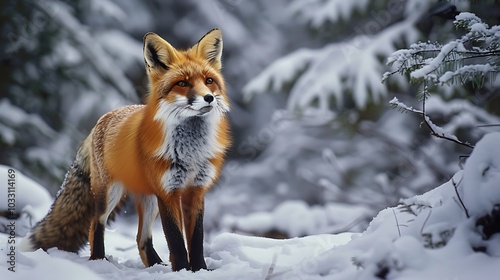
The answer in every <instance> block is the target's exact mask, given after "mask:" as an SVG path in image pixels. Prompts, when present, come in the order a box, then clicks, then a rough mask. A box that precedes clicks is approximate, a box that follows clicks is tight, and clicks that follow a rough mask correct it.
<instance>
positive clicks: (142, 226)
mask: <svg viewBox="0 0 500 280" xmlns="http://www.w3.org/2000/svg"><path fill="white" fill-rule="evenodd" d="M135 204H136V208H137V214H138V215H139V228H138V230H137V246H138V248H139V255H140V256H141V259H142V262H143V263H144V265H145V266H146V267H149V266H153V265H155V264H160V263H162V260H161V258H160V257H159V256H158V253H156V250H155V249H154V248H153V237H152V234H151V228H152V226H153V222H154V220H155V219H156V217H157V216H158V213H159V212H158V200H157V198H156V196H155V195H136V196H135Z"/></svg>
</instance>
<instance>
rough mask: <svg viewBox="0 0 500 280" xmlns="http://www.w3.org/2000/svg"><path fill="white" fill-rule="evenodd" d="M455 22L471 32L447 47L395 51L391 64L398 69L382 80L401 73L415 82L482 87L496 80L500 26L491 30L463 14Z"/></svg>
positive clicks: (428, 45) (422, 45) (425, 45)
mask: <svg viewBox="0 0 500 280" xmlns="http://www.w3.org/2000/svg"><path fill="white" fill-rule="evenodd" d="M454 23H455V26H456V27H457V28H465V29H466V31H467V33H466V34H465V35H463V36H462V37H461V38H458V39H456V40H453V41H451V42H448V43H447V44H444V45H442V44H440V43H430V42H420V43H416V44H412V45H411V46H410V48H409V49H402V50H398V51H396V52H394V53H393V54H392V55H391V56H389V58H388V61H387V64H388V65H393V66H395V68H396V69H395V70H392V71H389V72H386V73H385V74H384V75H383V79H382V80H383V81H385V80H387V79H388V78H389V77H390V76H392V75H394V74H396V73H400V74H402V75H408V76H409V77H410V80H412V81H424V80H426V81H431V82H433V83H435V84H438V85H443V84H446V83H456V82H460V83H465V82H467V81H473V82H474V84H475V85H477V86H482V82H483V81H484V79H485V77H486V78H489V79H490V80H492V81H494V79H495V77H496V75H497V74H498V72H500V66H498V65H497V64H498V57H499V56H500V37H499V36H498V34H499V32H500V26H498V25H495V26H492V27H491V28H490V27H488V25H487V24H485V23H483V22H482V21H481V19H479V18H478V17H477V16H475V15H474V14H472V13H461V14H459V15H458V16H457V17H456V20H455V22H454ZM468 61H471V63H468ZM478 62H480V63H478ZM472 63H474V64H472ZM477 81H481V82H480V83H478V82H477Z"/></svg>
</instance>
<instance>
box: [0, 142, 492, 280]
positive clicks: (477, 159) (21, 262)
mask: <svg viewBox="0 0 500 280" xmlns="http://www.w3.org/2000/svg"><path fill="white" fill-rule="evenodd" d="M498 143H500V133H490V134H487V135H485V136H484V137H483V139H481V140H480V141H479V142H478V143H477V145H476V147H475V149H474V150H473V152H472V153H471V155H470V157H469V158H468V160H467V162H466V164H465V167H464V170H462V171H459V172H458V173H457V174H455V176H453V178H452V179H451V180H450V181H448V182H446V183H444V184H443V185H441V186H439V187H437V188H435V189H433V190H431V191H429V192H427V193H425V194H422V195H418V196H415V197H412V198H408V199H404V200H402V201H401V203H400V205H399V206H397V207H392V208H387V209H384V210H382V211H381V212H380V213H379V214H378V215H377V216H376V217H375V218H374V219H373V220H372V222H371V223H370V225H369V226H368V228H367V229H366V230H365V231H364V232H363V233H361V234H354V233H349V232H345V233H340V234H319V235H314V234H312V235H307V236H304V237H300V238H291V239H284V240H278V239H269V238H263V237H255V236H245V235H241V234H235V233H227V232H225V233H224V232H222V233H219V234H218V235H216V236H215V237H214V238H212V239H211V240H206V246H205V256H206V260H207V265H208V267H209V268H210V269H211V270H209V271H199V272H196V273H192V272H188V271H180V272H175V273H174V272H171V271H170V267H169V266H168V265H166V266H164V265H155V266H153V267H150V268H143V267H142V263H141V261H140V258H139V255H138V254H137V249H136V245H135V240H134V239H135V237H134V235H135V222H136V218H135V217H134V218H131V217H128V218H124V219H120V218H119V219H118V221H117V222H116V223H115V224H112V226H111V227H112V229H109V228H108V229H107V230H106V238H105V242H106V250H107V251H106V252H107V258H108V260H97V261H87V258H88V255H89V252H88V248H86V249H85V250H84V251H83V252H81V253H80V254H79V255H77V254H73V253H68V252H63V251H59V250H57V249H50V250H48V252H44V251H41V250H38V251H35V252H20V251H16V270H17V272H16V273H15V274H11V273H12V272H9V271H7V268H8V262H7V261H8V258H7V255H6V252H8V246H7V244H6V241H7V238H8V236H7V235H6V234H3V233H2V234H0V242H1V247H0V249H1V251H2V254H0V275H1V276H2V278H3V277H9V279H34V278H36V279H49V278H50V279H56V280H57V279H121V280H128V279H157V278H167V279H236V278H238V279H325V277H326V278H327V279H344V280H345V279H375V278H376V277H380V278H383V279H398V280H402V279H404V280H410V279H491V276H492V275H497V274H498V273H499V272H500V267H499V266H498V261H499V257H498V256H499V255H500V246H499V245H498V242H499V241H500V236H499V235H498V234H496V235H493V236H492V237H491V238H489V239H487V238H485V237H484V236H483V235H482V233H481V227H476V225H475V224H476V220H477V219H478V218H481V217H483V216H485V215H488V214H489V213H490V212H491V211H492V209H493V208H494V207H495V206H496V205H498V204H500V188H499V185H500V184H499V183H500V168H499V167H500V146H499V145H498ZM5 168H6V167H2V170H3V171H5ZM21 178H23V177H22V176H21V175H20V177H19V179H20V182H22V180H21ZM28 185H29V186H30V188H29V189H30V190H35V189H37V188H36V187H35V185H36V184H28ZM455 188H456V189H455ZM27 196H28V197H30V195H27ZM20 199H21V201H23V200H22V199H24V198H21V197H20ZM27 201H28V200H27ZM459 201H463V205H462V204H461V203H459ZM23 202H25V201H23ZM45 202H47V201H45ZM34 205H36V204H34ZM33 208H35V207H33ZM464 208H466V209H467V211H468V215H469V216H467V213H466V211H465V209H464ZM36 209H37V211H39V212H40V213H44V212H45V211H46V209H44V208H43V207H41V208H40V207H39V208H36ZM334 212H335V211H332V213H329V214H328V215H332V216H334V215H335V213H334ZM307 213H309V214H307ZM339 214H340V215H342V214H341V213H337V215H339ZM287 215H288V216H290V217H292V216H294V217H295V222H294V223H295V226H297V225H299V224H300V225H303V226H304V227H315V226H317V225H314V224H308V220H310V219H311V218H312V219H313V220H314V217H311V216H307V215H311V209H309V208H308V207H307V206H306V205H304V204H303V203H300V202H297V201H290V202H287V203H283V204H282V205H280V206H278V207H277V208H276V210H275V211H274V216H272V218H273V219H274V218H276V217H280V218H283V219H284V220H283V223H287V222H289V221H292V219H290V220H286V219H285V217H286V216H287ZM38 216H40V215H38ZM351 217H352V216H351ZM266 219H269V216H266V213H260V214H258V215H257V214H256V215H255V216H254V217H251V218H247V219H246V220H245V219H242V220H241V221H238V222H239V223H241V224H245V225H246V226H247V227H249V228H252V227H259V225H260V224H261V222H262V224H266V223H267V224H269V223H271V222H270V221H266ZM309 222H310V221H309ZM292 228H294V226H293V225H292ZM295 230H297V231H298V233H300V232H302V233H303V232H304V230H305V229H304V228H300V227H296V228H295ZM306 231H308V232H312V230H310V229H309V230H306ZM153 232H154V236H155V239H154V240H153V242H154V244H155V247H156V248H157V250H158V252H159V254H160V256H163V258H164V259H167V257H166V256H167V254H168V249H167V248H166V244H165V241H164V239H163V234H162V231H161V227H160V225H159V223H155V225H154V230H153ZM17 240H18V241H19V237H18V239H17ZM476 248H484V249H482V250H477V249H476ZM13 275H14V277H12V276H13ZM75 277H78V278H75Z"/></svg>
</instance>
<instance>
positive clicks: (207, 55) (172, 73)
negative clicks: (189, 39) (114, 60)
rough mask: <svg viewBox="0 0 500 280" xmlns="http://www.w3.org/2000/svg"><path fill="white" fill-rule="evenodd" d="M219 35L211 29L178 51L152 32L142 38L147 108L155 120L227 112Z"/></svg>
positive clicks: (215, 114)
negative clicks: (152, 113) (196, 40)
mask: <svg viewBox="0 0 500 280" xmlns="http://www.w3.org/2000/svg"><path fill="white" fill-rule="evenodd" d="M221 57H222V32H221V31H220V29H217V28H216V29H213V30H211V31H209V32H208V33H207V34H205V36H203V37H202V38H201V39H200V40H199V41H198V43H196V44H195V45H194V46H193V47H191V48H190V49H187V50H178V49H175V48H174V47H172V45H170V44H169V43H168V42H167V41H165V40H164V39H162V38H161V37H160V36H158V35H157V34H155V33H147V34H146V35H145V36H144V61H145V64H146V71H147V74H148V77H149V84H150V93H149V96H148V99H147V101H146V102H147V104H148V105H153V106H157V107H156V112H157V113H156V115H155V118H161V119H164V120H167V121H170V120H171V121H175V122H179V121H182V120H183V119H186V118H189V117H194V116H199V117H208V116H221V115H223V114H224V113H226V112H228V111H229V102H228V99H227V96H226V87H225V84H224V79H223V77H222V74H221V67H222V63H221Z"/></svg>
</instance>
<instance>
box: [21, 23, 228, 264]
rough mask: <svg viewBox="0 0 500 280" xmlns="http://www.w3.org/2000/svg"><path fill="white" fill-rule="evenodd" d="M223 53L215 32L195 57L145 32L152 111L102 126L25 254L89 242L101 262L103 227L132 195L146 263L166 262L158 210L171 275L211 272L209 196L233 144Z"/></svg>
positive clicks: (108, 118) (120, 112)
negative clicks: (206, 220) (206, 242)
mask: <svg viewBox="0 0 500 280" xmlns="http://www.w3.org/2000/svg"><path fill="white" fill-rule="evenodd" d="M221 55H222V32H221V31H220V30H219V29H217V28H216V29H213V30H211V31H210V32H208V33H207V34H206V35H205V36H203V37H202V38H201V39H200V40H199V41H198V43H197V44H195V45H194V46H193V47H191V48H190V49H188V50H177V49H175V48H174V47H172V46H171V45H170V44H169V43H168V42H166V41H165V40H163V39H162V38H161V37H160V36H158V35H156V34H154V33H147V34H146V35H145V36H144V60H145V64H146V71H147V75H148V77H149V95H148V96H147V98H146V102H145V105H132V106H126V107H122V108H119V109H116V110H114V111H111V112H109V113H107V114H105V115H104V116H102V117H101V118H100V119H99V120H98V122H97V124H96V125H95V127H94V128H93V129H92V131H91V132H90V134H89V136H88V137H87V138H86V139H85V140H84V141H83V143H82V145H81V146H80V148H79V150H78V152H77V154H76V159H75V161H74V163H73V165H72V166H71V168H70V170H69V171H68V173H67V175H66V178H65V181H64V183H63V186H62V188H61V191H60V192H59V193H58V195H57V197H56V199H55V201H54V203H53V205H52V207H51V210H50V211H49V213H48V214H47V216H46V217H45V218H44V219H43V220H42V221H40V222H39V223H38V224H37V225H36V226H35V227H34V229H33V231H32V233H31V234H30V236H29V237H28V238H27V239H26V241H25V245H24V247H25V248H26V249H32V250H33V249H37V248H42V249H44V250H47V249H49V248H51V247H57V248H59V249H61V250H65V251H71V252H78V251H79V250H80V249H81V248H82V247H83V246H84V245H85V244H86V243H87V241H90V253H91V255H90V259H91V260H95V259H103V258H104V257H105V256H104V227H105V225H106V223H107V222H108V221H109V220H112V219H113V218H114V216H115V213H116V209H117V208H118V207H119V205H120V204H121V202H123V200H124V198H125V196H126V195H127V194H132V195H133V197H134V200H135V203H136V209H137V213H138V215H139V228H138V232H137V245H138V248H139V254H140V256H141V260H142V262H143V263H144V265H145V266H152V265H154V264H157V263H162V260H161V258H160V257H159V256H158V254H157V253H156V251H155V249H154V248H153V243H152V235H151V227H152V223H153V221H154V220H155V219H156V217H157V216H158V213H159V214H160V217H161V221H162V226H163V231H164V233H165V237H166V239H167V243H168V247H169V251H170V262H171V265H172V270H174V271H178V270H181V269H187V270H192V271H197V270H200V269H206V268H207V266H206V264H205V260H204V257H203V213H204V194H205V193H206V192H207V191H208V190H209V189H210V188H211V187H212V186H213V185H214V183H215V182H216V180H217V178H218V177H219V175H220V173H221V169H222V165H223V162H224V155H225V152H226V150H227V149H228V147H229V145H230V135H229V125H228V121H227V118H226V113H227V112H228V111H229V101H228V98H227V96H226V87H225V84H224V79H223V77H222V74H221V67H222V64H221ZM183 232H184V233H185V236H184V234H183ZM184 237H185V239H184ZM185 242H186V243H185ZM186 245H187V251H186Z"/></svg>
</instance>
